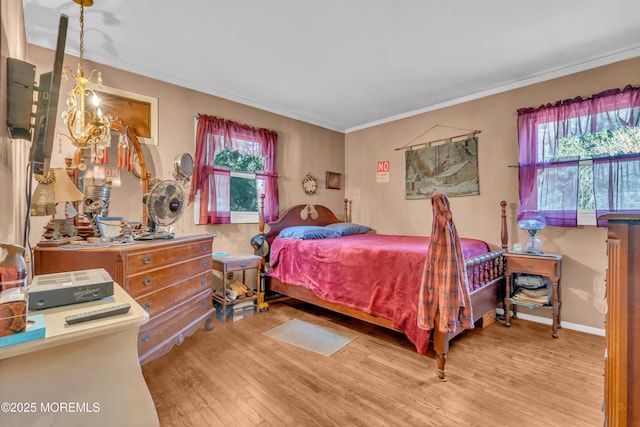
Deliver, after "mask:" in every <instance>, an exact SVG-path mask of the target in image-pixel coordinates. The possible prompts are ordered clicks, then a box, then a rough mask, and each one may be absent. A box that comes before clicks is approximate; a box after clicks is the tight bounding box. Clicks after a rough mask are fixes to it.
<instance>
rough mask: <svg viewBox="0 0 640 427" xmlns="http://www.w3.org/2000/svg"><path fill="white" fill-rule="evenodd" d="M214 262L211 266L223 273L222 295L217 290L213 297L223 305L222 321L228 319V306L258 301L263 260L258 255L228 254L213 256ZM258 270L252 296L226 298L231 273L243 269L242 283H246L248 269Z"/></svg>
mask: <svg viewBox="0 0 640 427" xmlns="http://www.w3.org/2000/svg"><path fill="white" fill-rule="evenodd" d="M212 260H213V262H212V265H211V268H212V269H214V270H216V271H219V272H221V273H222V290H221V295H220V294H218V293H217V292H214V293H213V299H214V300H215V301H217V302H219V303H220V305H221V306H222V313H221V314H222V316H221V317H222V321H223V322H224V321H226V320H227V306H229V305H234V304H236V303H240V302H244V301H251V300H253V301H256V300H257V299H258V295H259V294H260V291H261V290H260V264H261V261H262V257H260V256H258V255H227V256H221V257H216V256H214V257H213V258H212ZM253 269H255V271H256V288H255V289H254V291H255V293H254V295H253V296H251V297H246V298H244V299H242V300H236V301H235V302H229V301H227V298H226V291H227V286H228V285H229V283H227V276H228V274H229V273H233V272H235V271H242V283H244V284H245V285H246V283H245V273H246V271H247V270H253Z"/></svg>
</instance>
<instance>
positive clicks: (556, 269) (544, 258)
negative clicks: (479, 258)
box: [504, 253, 562, 338]
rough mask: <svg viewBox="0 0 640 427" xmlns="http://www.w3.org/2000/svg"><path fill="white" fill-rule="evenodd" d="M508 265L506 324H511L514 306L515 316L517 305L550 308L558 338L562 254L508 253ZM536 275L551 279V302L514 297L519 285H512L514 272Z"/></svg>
mask: <svg viewBox="0 0 640 427" xmlns="http://www.w3.org/2000/svg"><path fill="white" fill-rule="evenodd" d="M504 256H505V259H506V262H507V265H506V291H505V298H504V307H505V309H504V312H505V318H506V322H505V326H511V308H512V306H513V318H514V319H516V318H517V315H518V313H517V306H518V305H523V306H528V307H531V308H550V309H551V311H552V313H553V333H552V334H551V336H552V337H553V338H558V328H559V327H560V278H561V276H562V255H558V254H541V255H535V254H518V253H507V254H505V255H504ZM518 273H519V274H524V275H535V276H541V277H546V278H548V279H549V280H550V281H551V286H552V293H551V304H550V305H549V304H543V305H541V306H536V305H535V304H530V303H527V302H526V301H522V300H518V299H516V298H513V297H514V294H515V291H516V290H517V285H516V284H514V286H513V287H512V286H511V279H512V276H513V275H514V274H518Z"/></svg>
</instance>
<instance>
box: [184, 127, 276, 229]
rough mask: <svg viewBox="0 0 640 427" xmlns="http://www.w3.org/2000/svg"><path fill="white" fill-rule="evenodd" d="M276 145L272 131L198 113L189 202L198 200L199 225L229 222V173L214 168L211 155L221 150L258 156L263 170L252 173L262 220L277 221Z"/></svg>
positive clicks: (274, 134)
mask: <svg viewBox="0 0 640 427" xmlns="http://www.w3.org/2000/svg"><path fill="white" fill-rule="evenodd" d="M277 144H278V133H277V132H275V131H272V130H269V129H264V128H254V127H251V126H248V125H244V124H239V123H236V122H233V121H230V120H225V119H222V118H219V117H215V116H209V115H205V114H198V126H197V130H196V161H195V170H194V173H193V185H192V187H191V194H190V199H191V200H195V198H196V197H199V202H200V212H199V224H229V223H230V222H231V212H230V210H231V208H230V206H231V202H230V197H231V173H230V171H229V170H228V169H227V168H225V167H221V166H216V165H214V159H215V156H216V155H217V154H218V153H220V152H222V151H223V150H224V149H225V148H227V149H229V151H238V152H240V153H241V154H248V155H251V156H260V157H262V159H263V169H264V170H263V171H261V172H256V180H262V181H263V182H264V189H265V191H264V192H265V221H267V222H270V221H275V220H276V219H278V212H279V203H278V200H279V194H278V180H277V178H278V172H277V162H276V159H277V157H276V154H277ZM198 191H199V195H198Z"/></svg>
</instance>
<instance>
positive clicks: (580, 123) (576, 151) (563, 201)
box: [518, 86, 640, 227]
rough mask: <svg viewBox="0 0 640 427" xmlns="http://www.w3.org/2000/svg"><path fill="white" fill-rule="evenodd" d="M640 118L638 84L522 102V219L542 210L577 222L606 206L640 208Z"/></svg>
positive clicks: (554, 218)
mask: <svg viewBox="0 0 640 427" xmlns="http://www.w3.org/2000/svg"><path fill="white" fill-rule="evenodd" d="M639 126H640V88H636V87H632V86H627V87H625V88H624V89H622V90H620V89H612V90H607V91H604V92H601V93H599V94H596V95H593V96H591V97H590V98H588V99H583V98H581V97H577V98H574V99H569V100H563V101H558V102H557V103H555V104H553V105H552V104H548V105H544V106H541V107H539V108H523V109H519V110H518V148H519V152H520V157H519V163H518V169H519V191H520V206H519V209H518V219H520V218H521V217H522V216H523V215H524V213H525V212H528V211H536V212H540V213H542V214H543V215H544V216H545V217H546V219H547V224H548V225H553V226H558V227H575V226H577V225H588V224H591V225H594V224H596V219H597V218H598V217H600V216H601V215H603V214H605V213H608V212H633V213H640V185H638V182H640V127H639ZM597 225H599V226H604V225H606V222H605V221H602V220H597Z"/></svg>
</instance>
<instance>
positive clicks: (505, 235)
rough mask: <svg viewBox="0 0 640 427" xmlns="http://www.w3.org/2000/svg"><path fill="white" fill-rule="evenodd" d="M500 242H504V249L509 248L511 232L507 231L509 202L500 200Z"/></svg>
mask: <svg viewBox="0 0 640 427" xmlns="http://www.w3.org/2000/svg"><path fill="white" fill-rule="evenodd" d="M500 215H501V216H502V218H501V224H500V242H501V243H502V249H504V250H505V251H507V250H509V232H508V231H507V202H505V201H504V200H502V201H500Z"/></svg>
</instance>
